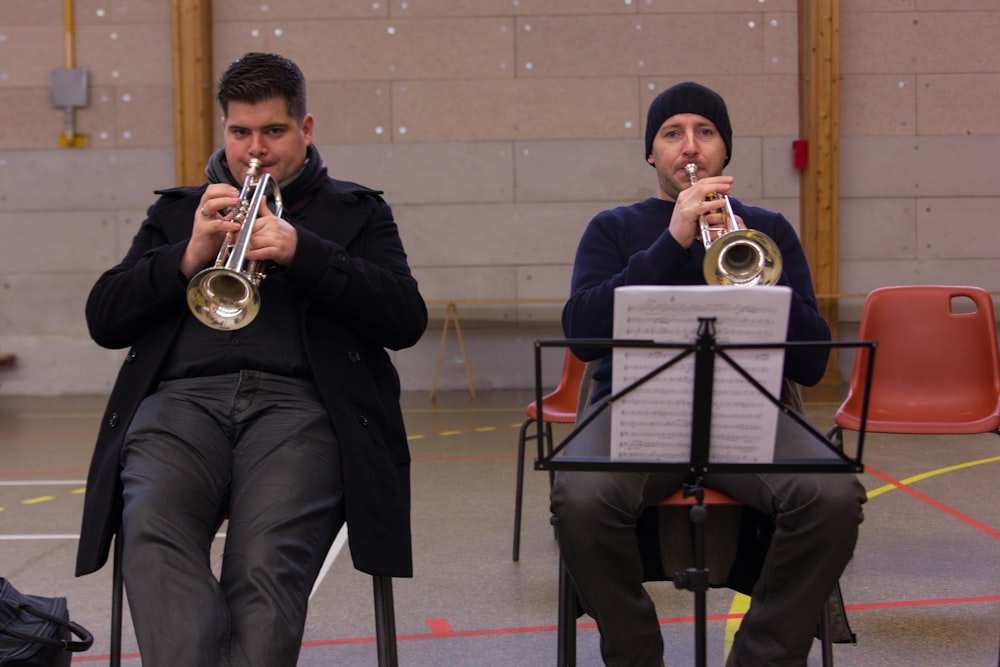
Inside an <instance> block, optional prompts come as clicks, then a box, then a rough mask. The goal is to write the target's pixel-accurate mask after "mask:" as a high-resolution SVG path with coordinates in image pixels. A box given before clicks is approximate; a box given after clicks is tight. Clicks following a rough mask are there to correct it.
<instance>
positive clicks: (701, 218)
mask: <svg viewBox="0 0 1000 667" xmlns="http://www.w3.org/2000/svg"><path fill="white" fill-rule="evenodd" d="M681 171H683V169H682V170H681ZM732 186H733V177H732V176H709V177H706V178H704V179H701V180H699V181H697V182H696V183H693V184H692V185H690V186H689V187H687V188H684V189H683V190H681V191H680V192H679V193H678V194H677V205H676V206H675V207H674V212H673V214H672V215H671V216H670V225H669V226H668V231H669V232H670V234H671V235H672V236H673V237H674V239H675V240H676V241H677V243H679V244H680V245H681V247H683V248H690V247H691V244H692V243H694V241H695V239H698V238H701V226H702V222H704V224H706V225H707V226H708V227H709V228H710V229H711V230H712V232H713V234H714V235H713V238H717V237H718V236H719V235H721V234H722V233H723V232H725V231H726V229H727V228H728V221H727V219H726V214H725V209H723V208H720V206H719V205H720V203H721V202H720V201H719V199H720V195H728V194H729V193H730V191H731V190H732ZM736 224H737V226H738V227H739V228H740V229H746V225H744V224H743V220H742V219H741V218H740V217H739V216H736Z"/></svg>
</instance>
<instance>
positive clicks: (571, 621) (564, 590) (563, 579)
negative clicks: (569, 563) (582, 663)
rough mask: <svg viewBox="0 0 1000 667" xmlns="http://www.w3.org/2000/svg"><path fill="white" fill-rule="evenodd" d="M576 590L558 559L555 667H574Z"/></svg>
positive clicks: (563, 565)
mask: <svg viewBox="0 0 1000 667" xmlns="http://www.w3.org/2000/svg"><path fill="white" fill-rule="evenodd" d="M576 605H577V600H576V589H575V588H574V587H573V581H572V579H570V578H569V572H567V571H566V565H565V563H563V561H562V558H560V559H559V625H558V629H557V630H556V636H557V638H556V641H557V643H558V647H557V656H556V662H557V667H575V665H576Z"/></svg>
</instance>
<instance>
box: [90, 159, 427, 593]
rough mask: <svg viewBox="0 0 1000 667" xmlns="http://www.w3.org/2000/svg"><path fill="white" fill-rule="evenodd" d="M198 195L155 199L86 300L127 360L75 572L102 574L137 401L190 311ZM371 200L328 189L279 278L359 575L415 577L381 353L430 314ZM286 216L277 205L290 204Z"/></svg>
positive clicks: (187, 190) (108, 340) (396, 422)
mask: <svg viewBox="0 0 1000 667" xmlns="http://www.w3.org/2000/svg"><path fill="white" fill-rule="evenodd" d="M206 187H207V186H204V185H203V186H200V187H183V188H175V189H172V190H165V191H161V192H158V193H157V194H159V195H160V198H159V200H158V201H157V202H156V203H154V204H153V205H152V206H151V207H150V209H149V211H148V214H147V219H146V220H145V222H144V223H143V224H142V227H141V228H140V229H139V231H138V233H137V234H136V236H135V238H134V239H133V241H132V246H131V248H130V249H129V251H128V254H127V255H126V256H125V258H124V259H123V260H122V262H121V263H120V264H118V265H117V266H115V267H114V268H112V269H110V270H108V271H107V272H105V273H104V274H103V275H102V276H101V277H100V278H99V279H98V281H97V283H96V284H95V285H94V287H93V289H92V291H91V294H90V297H89V298H88V300H87V309H86V312H87V324H88V326H89V328H90V333H91V336H92V337H93V339H94V340H95V341H96V342H97V343H98V344H99V345H101V346H102V347H107V348H112V349H123V348H130V349H129V351H128V353H127V354H126V357H125V361H124V363H123V364H122V367H121V371H120V372H119V375H118V379H117V381H116V382H115V385H114V388H113V389H112V392H111V395H110V398H109V400H108V404H107V408H106V410H105V413H104V416H103V421H102V423H101V427H100V431H99V434H98V437H97V442H96V446H95V449H94V454H93V458H92V460H91V465H90V471H89V474H88V478H87V492H86V497H85V501H84V511H83V520H82V528H81V532H80V544H79V548H78V552H77V563H76V574H77V575H78V576H79V575H83V574H88V573H90V572H94V571H96V570H98V569H100V568H101V567H102V566H103V565H104V563H105V562H106V561H107V557H108V551H109V548H110V544H111V540H112V537H113V535H114V533H115V531H116V530H117V528H118V525H119V523H120V521H121V511H122V498H121V495H122V494H121V491H122V489H121V481H120V463H119V461H120V457H121V450H122V443H123V441H124V437H125V433H126V431H127V429H128V426H129V423H130V421H131V419H132V417H133V415H134V414H135V412H136V409H137V408H138V406H139V403H140V402H141V401H142V400H143V398H145V397H146V396H147V395H149V394H150V393H151V392H152V391H153V390H154V389H155V387H156V386H157V383H158V381H159V375H160V371H161V366H162V364H163V361H164V359H165V358H166V355H167V353H168V351H169V349H170V347H171V345H172V344H173V341H174V338H175V337H176V336H177V333H178V331H179V329H180V326H181V324H182V323H183V321H184V319H183V318H185V317H193V316H192V315H191V313H190V311H189V310H188V307H187V302H186V297H185V291H186V288H187V280H186V279H185V278H184V277H183V276H182V275H181V274H180V272H179V271H178V266H179V262H180V258H181V256H182V255H183V253H184V249H185V246H186V244H187V240H188V238H189V237H190V235H191V225H192V220H193V219H194V216H195V214H196V211H197V206H198V203H199V201H200V198H201V196H202V194H203V193H204V191H205V188H206ZM380 194H381V193H379V192H377V191H374V190H370V189H368V188H364V187H362V186H359V185H357V184H354V183H348V182H345V181H336V180H334V179H329V178H328V179H326V181H325V183H324V184H323V186H322V187H321V189H320V190H319V191H318V192H316V193H315V195H314V196H313V198H312V200H311V201H310V202H309V204H308V206H307V207H306V208H305V209H304V210H302V211H300V212H297V213H296V214H295V215H294V216H293V218H292V222H293V224H295V226H296V227H297V229H298V246H297V249H296V252H295V256H294V258H293V260H292V261H291V263H290V264H289V265H288V266H287V267H284V268H282V269H279V270H280V271H281V272H282V275H283V277H284V278H285V279H287V280H288V281H290V283H291V284H293V285H294V286H295V287H296V288H297V289H299V290H300V291H301V292H302V293H303V295H304V298H303V299H301V300H300V303H301V305H300V307H299V313H298V317H299V324H300V327H299V328H300V331H301V332H302V336H303V344H304V348H305V350H306V354H307V356H308V360H309V365H310V367H311V369H312V373H313V377H314V379H315V381H316V384H317V386H318V388H319V391H320V394H321V395H322V398H323V402H324V403H325V405H326V408H327V410H328V412H329V414H330V421H331V423H332V425H333V428H334V431H335V433H336V435H337V439H338V441H339V443H340V447H341V459H342V466H343V477H344V485H345V488H344V499H345V510H346V515H347V523H348V526H349V528H350V530H349V533H348V534H349V538H350V548H351V555H352V558H353V561H354V565H355V567H356V568H357V569H359V570H362V571H364V572H368V573H371V574H376V575H387V576H394V577H405V576H412V570H413V558H412V543H411V536H410V453H409V447H408V445H407V440H406V433H405V430H404V426H403V417H402V411H401V410H400V407H399V394H400V384H399V376H398V374H397V372H396V369H395V367H394V366H393V365H392V363H391V361H390V359H389V355H388V353H387V352H386V349H390V350H398V349H402V348H405V347H409V346H412V345H414V344H415V343H416V342H417V341H418V340H419V338H420V337H421V335H422V334H423V332H424V330H425V329H426V327H427V309H426V306H425V304H424V301H423V298H422V297H421V296H420V293H419V291H418V289H417V283H416V280H415V279H414V278H413V277H412V275H411V273H410V269H409V265H408V264H407V259H406V253H405V251H404V250H403V245H402V242H401V240H400V238H399V233H398V229H397V227H396V223H395V222H394V221H393V218H392V212H391V209H390V207H389V206H388V204H386V202H385V201H383V199H382V198H381V196H380ZM286 205H287V202H286Z"/></svg>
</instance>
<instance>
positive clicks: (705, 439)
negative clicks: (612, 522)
mask: <svg viewBox="0 0 1000 667" xmlns="http://www.w3.org/2000/svg"><path fill="white" fill-rule="evenodd" d="M697 336H698V337H697V340H696V341H695V342H694V343H689V344H679V343H656V342H654V341H648V340H646V341H637V340H619V339H574V340H537V341H535V400H536V401H538V404H539V405H541V397H542V349H543V348H545V347H567V346H573V347H578V348H579V347H603V348H611V349H614V348H625V347H629V348H667V349H677V350H679V352H678V353H677V354H676V355H675V356H673V357H671V358H670V359H668V360H667V361H666V362H665V363H663V364H661V365H660V366H658V367H656V368H654V369H653V370H652V371H650V372H649V373H647V374H645V375H643V376H642V377H640V378H639V379H637V380H636V381H634V382H632V383H631V384H629V385H628V386H626V387H625V388H624V389H622V390H621V391H619V392H618V393H613V394H612V395H610V396H608V397H607V398H605V399H604V400H603V401H602V403H601V404H600V405H599V407H597V408H595V409H594V410H592V411H591V412H590V413H589V414H588V415H587V417H586V418H585V419H583V420H580V421H579V422H578V423H577V424H576V426H575V427H574V428H573V430H572V431H571V432H570V434H569V435H568V436H566V438H565V439H564V440H563V441H562V442H560V443H559V444H558V445H557V446H555V447H554V448H553V449H552V450H551V451H550V452H548V453H546V452H545V451H544V448H543V447H542V442H543V439H542V431H543V429H544V427H545V425H544V424H543V423H542V422H543V421H544V420H543V418H542V417H541V416H539V421H538V422H537V424H536V427H537V429H538V440H537V442H538V456H537V458H536V459H535V469H536V470H548V471H555V470H600V471H609V472H611V471H619V472H685V473H687V482H686V483H685V484H684V495H685V496H694V498H695V504H693V505H692V506H691V509H690V512H689V519H690V522H691V525H692V528H693V536H692V539H693V543H694V565H693V567H691V568H688V569H687V570H686V571H683V572H678V573H675V574H674V584H675V586H676V587H677V588H683V589H687V590H690V591H692V592H693V593H694V595H695V664H696V665H697V667H704V665H705V659H706V634H707V633H706V616H707V614H706V593H707V590H708V587H709V586H708V581H709V577H708V569H707V568H706V567H705V544H704V540H705V536H704V526H703V524H704V521H705V519H706V518H707V514H708V508H707V507H706V506H705V505H704V503H703V497H704V488H703V487H702V479H703V478H704V475H705V474H707V473H708V472H709V469H711V471H712V472H714V473H719V472H723V473H724V472H765V471H766V472H800V473H810V472H844V473H848V472H853V473H859V472H863V471H864V466H863V464H862V463H861V457H862V453H863V451H864V434H865V426H866V422H867V417H868V396H869V390H870V387H871V377H872V368H873V364H874V361H875V347H876V343H875V341H858V342H831V341H819V342H787V341H786V342H781V343H738V344H720V343H718V342H717V341H716V339H715V318H712V317H699V318H698V333H697ZM792 347H827V348H842V347H858V348H860V347H867V348H869V349H870V354H869V355H868V366H867V378H866V383H865V392H864V397H863V401H862V405H863V408H862V413H861V424H860V427H859V431H858V442H857V446H856V447H857V449H856V452H855V454H854V456H853V457H850V456H848V455H847V454H846V453H845V452H843V451H842V450H841V449H840V448H838V447H837V446H836V445H834V444H833V443H832V442H830V440H828V439H827V438H826V437H825V436H824V435H823V434H822V433H820V432H819V431H817V430H816V429H815V427H813V426H812V425H811V424H810V423H809V422H807V421H806V420H805V419H804V418H803V417H802V416H801V415H799V414H798V413H796V412H795V411H793V410H791V409H790V408H788V407H787V406H785V405H782V403H781V401H780V399H778V398H776V397H775V396H774V395H773V394H771V392H769V391H768V390H767V389H766V388H764V387H763V386H762V385H761V384H760V383H759V382H757V380H756V379H754V378H753V377H752V376H751V375H750V374H749V373H748V372H747V371H746V370H745V369H744V368H743V367H742V366H740V365H739V364H738V363H737V362H736V361H735V360H734V359H733V358H732V357H731V356H730V355H729V354H727V350H731V349H782V350H784V349H789V348H792ZM690 355H694V378H693V392H694V407H693V414H692V424H691V449H690V460H688V461H686V462H662V461H633V460H627V461H622V460H611V459H610V457H609V458H603V457H574V456H568V455H560V454H561V453H562V451H563V450H564V449H565V448H566V445H567V444H569V443H570V442H571V441H572V440H573V438H575V437H576V435H577V434H578V433H580V431H582V430H583V429H584V428H586V427H587V425H588V424H590V423H591V422H592V421H593V420H594V419H595V418H596V417H597V415H598V413H599V412H601V411H603V410H606V409H608V408H609V407H610V405H611V404H612V403H614V402H615V401H618V400H620V399H622V398H623V397H625V396H626V395H627V394H629V393H631V392H632V391H633V390H635V389H636V388H637V387H639V386H641V385H643V384H645V383H646V382H648V381H649V380H651V379H652V378H654V377H656V376H657V375H659V374H660V373H662V372H663V371H665V370H667V369H668V368H670V367H671V366H674V365H675V364H677V363H678V362H679V361H681V360H682V359H685V358H687V357H688V356H690ZM716 357H721V358H722V359H723V360H724V361H725V362H726V363H727V364H729V365H730V366H731V367H732V368H733V369H734V370H735V371H736V372H737V373H739V374H740V375H741V376H742V377H743V378H744V379H745V380H746V381H747V382H749V383H750V384H751V385H752V386H753V387H754V388H755V389H756V390H757V391H758V392H760V393H761V394H763V395H764V396H766V397H767V398H768V399H769V400H770V402H771V403H773V404H774V405H775V406H777V407H778V409H779V411H780V412H779V430H778V434H777V439H778V440H779V441H780V440H781V439H782V438H789V437H792V438H799V439H800V440H801V439H803V438H808V439H809V440H811V441H812V442H813V443H815V444H816V445H817V447H814V449H815V450H816V455H815V456H810V457H805V458H798V459H794V460H782V461H779V460H775V461H774V462H772V463H718V462H714V463H713V462H710V452H709V445H710V442H711V422H712V403H713V393H714V388H713V381H714V377H715V362H716ZM782 417H785V418H786V419H784V420H783V419H782ZM776 458H777V457H776ZM563 570H564V568H563V567H562V566H560V575H559V576H560V578H562V577H564V576H566V574H565V572H563ZM560 583H562V582H560ZM559 605H560V609H559V614H560V618H563V617H564V616H563V615H564V613H566V612H567V610H566V609H565V605H566V601H565V600H563V599H560V601H559ZM561 632H562V625H561V624H560V633H561ZM559 650H560V656H559V664H560V667H561V666H562V665H564V664H566V660H565V657H564V656H563V655H562V651H563V642H562V637H561V636H560V645H559Z"/></svg>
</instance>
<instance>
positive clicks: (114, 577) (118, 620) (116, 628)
mask: <svg viewBox="0 0 1000 667" xmlns="http://www.w3.org/2000/svg"><path fill="white" fill-rule="evenodd" d="M122 546H123V545H122V533H121V529H119V530H118V532H117V533H115V546H114V550H115V552H114V560H113V561H112V565H111V648H110V654H111V655H110V657H109V658H108V664H109V665H110V667H120V666H121V664H122V606H123V600H122V593H123V590H124V588H125V586H124V579H123V577H122Z"/></svg>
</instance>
